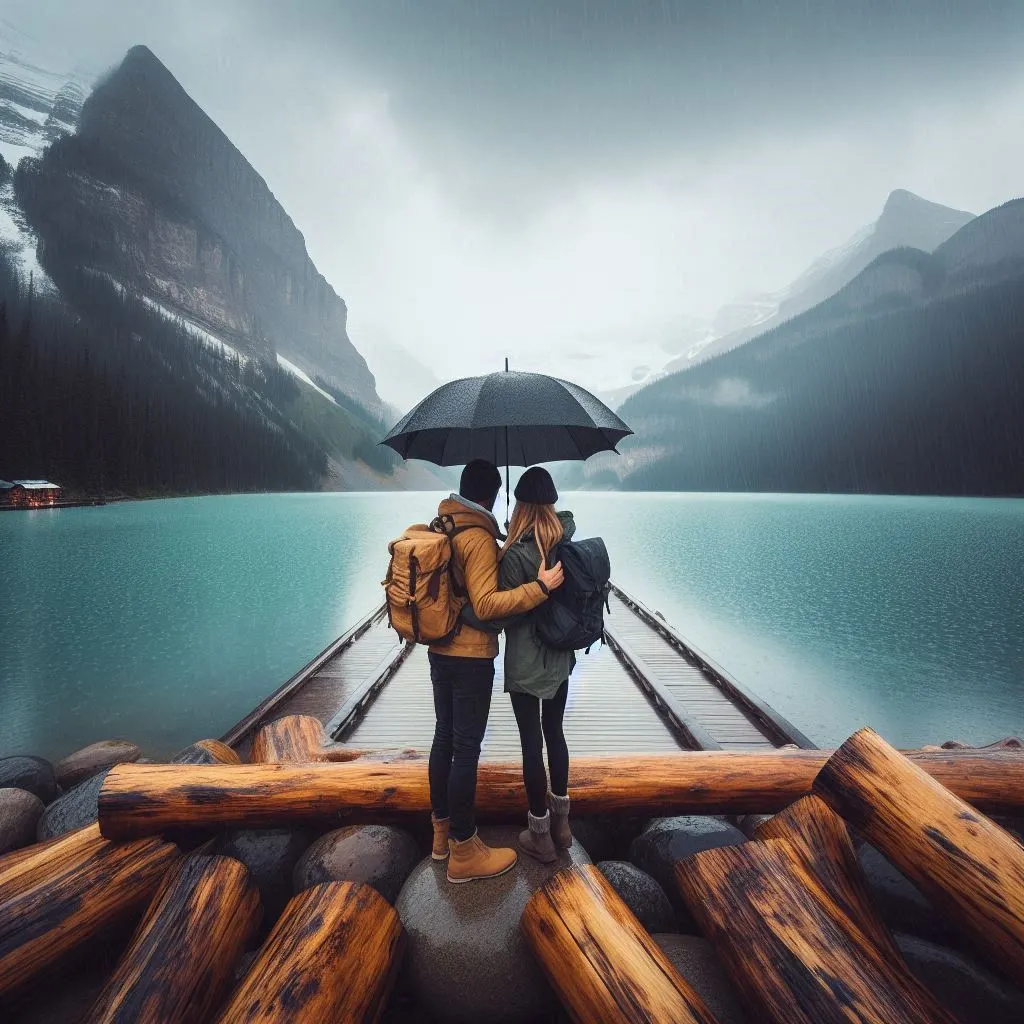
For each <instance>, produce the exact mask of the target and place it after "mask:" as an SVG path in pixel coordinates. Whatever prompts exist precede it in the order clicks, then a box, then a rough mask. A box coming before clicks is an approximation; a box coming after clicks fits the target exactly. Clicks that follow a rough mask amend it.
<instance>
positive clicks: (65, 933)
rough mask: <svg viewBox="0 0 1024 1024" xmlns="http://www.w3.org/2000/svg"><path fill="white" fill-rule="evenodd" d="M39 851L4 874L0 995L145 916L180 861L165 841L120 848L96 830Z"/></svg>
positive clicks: (0, 884)
mask: <svg viewBox="0 0 1024 1024" xmlns="http://www.w3.org/2000/svg"><path fill="white" fill-rule="evenodd" d="M183 770H185V769H183ZM40 846H42V847H43V848H42V849H39V850H38V851H37V852H36V853H35V854H34V855H33V856H31V857H25V858H22V859H20V860H19V861H18V862H16V863H14V864H13V865H11V866H9V867H8V868H7V869H6V870H5V871H4V872H3V873H2V874H0V995H5V994H6V993H8V992H10V991H12V990H14V989H16V988H20V987H22V986H24V985H26V983H28V982H29V981H31V979H32V978H34V977H35V976H36V975H37V974H40V973H41V972H42V971H44V970H46V969H47V968H49V967H51V966H53V965H54V964H56V963H59V962H60V961H61V960H62V959H63V958H64V957H65V956H66V955H67V954H69V953H71V952H72V951H73V950H75V949H76V948H78V947H80V946H82V945H83V944H85V943H87V942H89V941H90V940H92V939H93V938H95V937H96V936H97V935H99V934H101V933H102V932H103V931H104V930H105V929H106V928H107V927H109V926H111V925H113V924H115V923H117V922H118V921H122V920H124V919H126V918H128V917H130V916H131V915H132V914H133V913H135V912H137V911H138V910H140V909H141V908H142V907H143V906H144V905H145V903H146V901H147V900H148V899H149V898H150V897H151V896H152V895H153V892H154V891H155V890H156V888H157V886H158V885H159V883H160V880H161V878H162V877H163V875H164V873H165V872H166V871H167V868H168V867H169V866H170V865H171V863H172V862H173V861H174V860H175V858H176V857H177V856H178V850H177V848H176V847H175V846H173V845H172V844H171V843H165V842H163V841H162V840H160V839H142V840H139V841H137V842H130V843H122V844H116V843H112V842H109V841H107V840H105V839H102V838H99V837H97V836H96V834H95V833H94V832H93V830H92V829H80V830H79V831H78V832H74V833H71V834H70V835H69V836H66V837H63V839H62V840H61V841H58V842H55V843H52V844H51V843H47V844H40Z"/></svg>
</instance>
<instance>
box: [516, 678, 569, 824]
mask: <svg viewBox="0 0 1024 1024" xmlns="http://www.w3.org/2000/svg"><path fill="white" fill-rule="evenodd" d="M509 696H510V697H511V698H512V710H513V711H514V712H515V715H516V725H518V726H519V740H520V742H521V743H522V745H523V782H524V783H525V785H526V798H527V799H528V800H529V801H530V813H531V814H533V815H535V816H536V817H538V818H543V817H544V815H545V814H546V813H547V810H548V793H547V790H548V775H547V772H545V771H544V747H545V746H547V748H548V767H549V768H550V770H551V792H552V793H555V794H556V795H558V796H565V795H566V793H568V791H569V746H568V744H567V743H566V742H565V733H563V732H562V716H563V715H564V714H565V699H566V697H568V696H569V680H568V679H567V680H566V681H565V682H564V683H562V685H561V686H560V687H559V688H558V691H557V692H556V693H555V695H554V697H552V698H551V699H550V700H543V701H542V700H538V699H537V698H536V697H534V696H533V695H532V694H529V693H510V694H509ZM538 704H539V705H540V707H538V706H537V705H538Z"/></svg>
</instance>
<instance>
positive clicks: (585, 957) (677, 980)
mask: <svg viewBox="0 0 1024 1024" xmlns="http://www.w3.org/2000/svg"><path fill="white" fill-rule="evenodd" d="M521 927H522V929H523V933H524V935H525V936H526V941H527V942H528V943H529V945H530V948H531V949H532V950H533V953H534V955H535V956H536V957H537V961H538V963H539V964H540V966H541V968H542V970H543V971H544V973H545V974H546V975H547V977H548V979H549V980H550V982H551V984H552V986H553V987H554V989H555V991H556V992H557V993H558V997H559V999H561V1001H562V1003H563V1005H564V1006H565V1008H566V1009H567V1010H568V1011H569V1013H570V1014H571V1016H572V1018H573V1020H574V1021H578V1022H581V1024H587V1022H590V1021H633V1022H636V1024H646V1022H653V1024H657V1022H665V1024H669V1022H673V1024H674V1022H686V1021H689V1022H696V1024H713V1022H714V1020H715V1018H714V1017H713V1016H712V1015H711V1011H710V1010H708V1008H707V1006H705V1005H704V1002H703V1000H702V999H701V998H700V996H699V995H698V994H697V993H696V992H695V991H694V990H693V988H692V987H691V986H690V984H689V982H688V981H686V979H685V978H683V976H682V975H681V974H680V973H679V972H678V971H677V970H676V969H675V968H674V967H673V966H672V964H671V963H670V962H669V960H668V958H667V957H666V956H665V954H664V953H663V952H662V951H661V949H660V948H659V946H658V944H657V943H656V942H655V941H654V940H653V939H652V938H651V937H650V935H648V934H647V932H646V931H644V929H643V927H642V926H641V924H640V922H639V921H638V920H637V919H636V917H635V916H634V915H633V912H632V911H631V910H630V909H629V907H627V906H626V904H625V903H623V901H622V898H621V897H620V896H619V894H618V893H617V892H616V891H615V890H614V889H613V888H612V887H611V886H610V885H609V884H608V881H607V879H606V878H605V877H604V875H602V874H601V872H600V871H598V869H597V868H596V867H594V866H593V865H592V864H588V865H586V866H585V867H573V868H566V869H565V870H563V871H559V872H558V873H557V874H555V875H552V877H551V878H550V879H548V881H547V882H545V883H544V885H542V886H541V887H540V888H539V889H538V890H537V891H536V892H535V893H534V894H533V896H531V897H530V901H529V903H527V904H526V909H525V910H524V911H523V917H522V922H521Z"/></svg>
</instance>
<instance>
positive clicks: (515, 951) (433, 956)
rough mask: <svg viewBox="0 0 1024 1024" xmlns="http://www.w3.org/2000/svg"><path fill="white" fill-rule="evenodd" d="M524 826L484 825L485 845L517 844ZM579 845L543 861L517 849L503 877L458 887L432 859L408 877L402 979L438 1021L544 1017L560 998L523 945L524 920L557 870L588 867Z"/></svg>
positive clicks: (401, 910) (510, 1022) (513, 1022)
mask: <svg viewBox="0 0 1024 1024" xmlns="http://www.w3.org/2000/svg"><path fill="white" fill-rule="evenodd" d="M519 832H520V829H519V828H512V827H507V826H494V827H483V828H481V829H480V838H481V839H483V841H484V842H485V843H487V844H488V846H499V847H500V846H504V847H512V848H517V842H516V841H517V839H518V835H519ZM589 863H590V858H589V857H588V856H587V853H586V851H585V850H584V849H583V847H582V846H581V845H580V844H579V843H578V842H575V843H573V845H572V847H571V848H570V849H568V850H565V851H562V852H561V853H560V854H559V857H558V860H556V861H555V862H554V863H553V864H541V863H540V862H539V861H536V860H534V859H533V858H532V857H527V856H526V855H525V854H523V853H520V854H519V859H518V861H517V862H516V865H515V867H513V868H512V870H511V871H509V872H507V873H506V874H504V875H501V876H499V877H498V878H492V879H487V880H482V881H474V882H467V883H465V884H460V885H453V884H452V883H451V882H449V881H448V880H447V878H446V877H445V871H446V867H445V863H444V862H443V861H433V860H431V859H430V858H429V857H428V858H426V859H425V860H423V861H421V862H420V863H419V864H418V865H417V866H416V867H415V868H414V869H413V872H412V874H411V875H410V876H409V878H408V880H407V881H406V883H405V885H404V886H403V887H402V891H401V893H400V894H399V896H398V902H397V903H396V907H397V910H398V914H399V917H401V919H402V924H403V925H404V926H405V931H406V935H407V937H408V946H407V952H406V956H405V966H404V972H405V981H406V983H407V984H408V987H409V989H410V991H411V992H412V993H413V994H414V996H415V998H416V999H417V1000H418V1002H419V1004H420V1005H421V1006H422V1008H423V1010H424V1011H425V1013H426V1014H428V1015H430V1016H431V1017H433V1018H436V1019H437V1020H439V1021H446V1022H447V1021H451V1022H454V1024H460V1022H463V1021H465V1022H473V1024H476V1022H478V1021H488V1022H489V1024H491V1022H493V1024H517V1022H527V1021H538V1020H545V1019H547V1018H548V1016H549V1015H551V1014H552V1013H554V1012H556V1011H557V1008H558V1000H557V998H556V997H555V994H554V991H553V990H552V989H551V986H550V985H549V984H548V982H547V979H546V978H545V977H544V975H543V973H542V972H541V969H540V967H539V966H538V965H537V961H536V960H535V959H534V956H533V954H532V953H531V952H530V949H529V947H528V946H527V945H526V940H525V938H524V937H523V934H522V931H521V930H520V928H519V921H520V918H521V917H522V915H523V909H524V908H525V907H526V904H527V901H528V900H529V898H530V896H531V895H532V894H533V892H534V891H535V890H536V889H537V888H538V887H539V886H540V885H542V884H543V883H544V882H545V881H547V879H548V878H550V877H551V875H552V874H554V873H555V872H556V871H558V870H560V869H562V868H565V867H568V866H570V865H573V864H589Z"/></svg>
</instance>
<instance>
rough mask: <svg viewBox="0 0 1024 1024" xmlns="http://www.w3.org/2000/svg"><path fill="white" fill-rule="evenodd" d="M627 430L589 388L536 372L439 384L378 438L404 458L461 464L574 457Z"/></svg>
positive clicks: (600, 448) (605, 445)
mask: <svg viewBox="0 0 1024 1024" xmlns="http://www.w3.org/2000/svg"><path fill="white" fill-rule="evenodd" d="M632 433H633V431H632V430H630V429H629V427H627V426H626V424H625V423H623V422H622V420H620V419H619V417H618V416H616V415H615V413H613V412H612V411H611V409H609V408H608V407H607V406H606V405H605V404H604V403H603V402H601V401H599V400H598V399H596V398H595V397H594V396H593V395H592V394H591V393H590V392H589V391H584V389H583V388H581V387H579V386H578V385H576V384H572V383H570V382H569V381H567V380H560V379H559V378H557V377H547V376H545V375H544V374H542V373H516V372H512V371H509V370H508V369H507V366H506V369H505V372H504V373H489V374H487V376H485V377H464V378H463V379H462V380H453V381H450V382H449V383H448V384H443V385H441V387H439V388H438V389H437V390H436V391H433V392H431V393H430V394H429V395H427V397H426V398H424V399H423V401H422V402H420V403H419V405H417V406H416V408H415V409H413V410H412V412H410V413H408V414H407V415H406V416H405V417H404V418H403V419H402V420H401V421H400V422H399V423H398V424H397V425H396V426H395V427H394V428H393V429H392V430H391V432H390V433H389V434H388V436H387V437H385V438H384V440H383V441H382V442H381V444H386V445H388V447H390V448H393V449H394V450H395V451H396V452H398V454H399V455H401V456H402V458H404V459H423V460H424V461H426V462H433V463H434V464H435V465H437V466H462V465H465V464H466V463H467V462H471V461H472V460H473V459H488V460H490V461H491V462H493V463H494V464H495V465H496V466H501V465H504V466H505V467H506V472H505V484H506V489H507V487H508V467H509V466H534V465H536V464H537V463H540V462H560V461H563V460H569V461H582V460H585V459H589V458H590V456H591V455H595V454H597V452H607V451H615V445H616V444H618V442H619V441H621V440H622V438H624V437H626V436H627V435H628V434H632Z"/></svg>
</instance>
